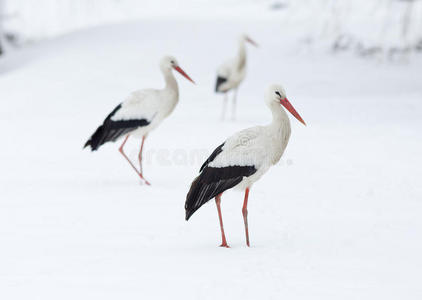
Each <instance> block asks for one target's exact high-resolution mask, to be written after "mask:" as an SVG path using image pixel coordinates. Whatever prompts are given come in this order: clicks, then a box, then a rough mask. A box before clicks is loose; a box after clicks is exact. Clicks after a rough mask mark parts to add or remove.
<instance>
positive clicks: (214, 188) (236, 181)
mask: <svg viewBox="0 0 422 300" xmlns="http://www.w3.org/2000/svg"><path fill="white" fill-rule="evenodd" d="M265 103H266V104H267V106H268V107H269V108H270V110H271V112H272V115H273V118H272V122H271V123H270V124H269V125H267V126H256V127H252V128H248V129H245V130H242V131H240V132H238V133H236V134H234V135H232V136H231V137H229V138H228V139H227V140H226V141H225V142H224V143H223V144H221V145H220V146H218V147H217V148H216V149H215V150H214V152H213V153H212V154H211V156H210V157H209V158H208V159H207V160H206V161H205V162H204V164H203V165H202V167H201V169H200V171H199V172H200V174H199V176H198V177H197V178H196V179H195V180H194V181H193V182H192V185H191V187H190V190H189V192H188V194H187V196H186V203H185V210H186V220H189V218H190V217H191V216H192V215H193V213H194V212H195V211H196V210H198V209H199V208H200V207H201V206H202V205H204V204H205V203H206V202H208V201H209V200H211V199H212V198H215V203H216V204H217V211H218V217H219V220H220V228H221V236H222V244H221V246H222V247H228V244H227V240H226V237H225V235H224V229H223V219H222V217H221V209H220V202H221V195H222V194H223V192H224V191H226V190H228V189H231V188H238V189H241V190H245V198H244V202H243V208H242V213H243V220H244V223H245V233H246V244H247V246H249V232H248V219H247V215H248V211H247V205H248V196H249V190H250V188H251V186H252V184H253V183H254V182H256V181H257V180H258V179H259V178H261V176H262V175H263V174H264V173H265V172H267V170H268V169H269V168H270V167H271V166H272V165H275V164H276V163H277V162H278V161H279V160H280V158H281V156H282V155H283V152H284V150H285V149H286V146H287V143H288V141H289V137H290V131H291V130H290V121H289V117H288V116H287V113H286V112H285V110H284V109H283V108H282V106H284V108H285V109H287V110H288V111H289V112H290V113H291V114H292V115H293V116H294V117H295V118H296V119H298V120H299V121H300V122H301V123H303V124H304V125H306V124H305V122H304V121H303V119H302V118H301V117H300V115H299V114H298V113H297V112H296V110H295V109H294V108H293V106H292V105H291V104H290V102H289V101H288V100H287V98H286V93H285V91H284V89H283V88H282V87H281V86H280V85H271V86H270V87H269V88H268V91H267V94H266V97H265Z"/></svg>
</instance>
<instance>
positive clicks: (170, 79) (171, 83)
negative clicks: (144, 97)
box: [161, 68, 179, 95]
mask: <svg viewBox="0 0 422 300" xmlns="http://www.w3.org/2000/svg"><path fill="white" fill-rule="evenodd" d="M161 72H162V73H163V76H164V81H165V83H166V85H165V87H164V90H167V91H172V92H175V93H176V94H177V95H178V94H179V86H178V85H177V81H176V78H175V77H174V75H173V72H172V70H171V69H168V68H162V69H161Z"/></svg>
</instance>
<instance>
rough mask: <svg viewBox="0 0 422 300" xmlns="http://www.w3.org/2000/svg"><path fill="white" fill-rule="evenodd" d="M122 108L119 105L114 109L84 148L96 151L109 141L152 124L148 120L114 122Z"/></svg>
mask: <svg viewBox="0 0 422 300" xmlns="http://www.w3.org/2000/svg"><path fill="white" fill-rule="evenodd" d="M121 107H122V104H119V105H118V106H117V107H116V108H115V109H113V111H112V112H111V113H110V114H109V115H108V116H107V118H106V119H105V120H104V122H103V124H102V125H101V126H99V127H98V128H97V130H96V131H95V132H94V134H93V135H92V136H91V137H90V138H89V140H88V141H87V142H86V143H85V145H84V148H85V147H88V146H91V150H92V151H95V150H97V149H98V148H99V147H100V146H101V145H103V144H104V143H107V142H109V141H113V142H114V141H116V140H117V139H118V138H119V137H121V136H123V135H126V134H127V133H129V132H131V131H133V130H135V129H137V128H138V127H143V126H147V125H148V124H150V123H151V122H150V121H148V120H147V119H130V120H117V121H114V120H112V119H111V118H112V117H113V116H114V115H115V114H116V112H117V111H118V110H119V109H120V108H121Z"/></svg>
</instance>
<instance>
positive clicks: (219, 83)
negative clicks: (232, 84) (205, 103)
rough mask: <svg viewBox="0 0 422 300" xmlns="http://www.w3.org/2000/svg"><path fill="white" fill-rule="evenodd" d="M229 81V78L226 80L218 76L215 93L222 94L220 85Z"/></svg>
mask: <svg viewBox="0 0 422 300" xmlns="http://www.w3.org/2000/svg"><path fill="white" fill-rule="evenodd" d="M226 81H227V78H225V77H221V76H218V77H217V81H216V82H215V92H216V93H220V92H222V91H220V89H219V88H220V85H222V84H223V83H225V82H226Z"/></svg>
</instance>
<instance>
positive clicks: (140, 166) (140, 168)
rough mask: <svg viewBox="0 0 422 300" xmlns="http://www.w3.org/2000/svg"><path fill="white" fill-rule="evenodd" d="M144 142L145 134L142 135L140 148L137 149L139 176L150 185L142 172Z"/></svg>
mask: <svg viewBox="0 0 422 300" xmlns="http://www.w3.org/2000/svg"><path fill="white" fill-rule="evenodd" d="M144 142H145V136H143V137H142V143H141V149H140V150H139V154H138V159H139V170H140V172H139V176H140V177H141V178H142V179H143V180H144V181H145V183H146V184H147V185H151V184H150V183H149V182H148V181H147V180H146V179H145V178H144V175H143V173H142V151H143V149H144Z"/></svg>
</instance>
